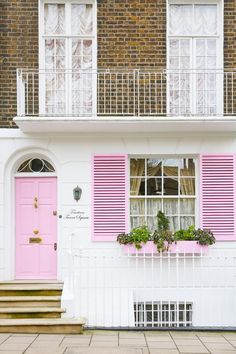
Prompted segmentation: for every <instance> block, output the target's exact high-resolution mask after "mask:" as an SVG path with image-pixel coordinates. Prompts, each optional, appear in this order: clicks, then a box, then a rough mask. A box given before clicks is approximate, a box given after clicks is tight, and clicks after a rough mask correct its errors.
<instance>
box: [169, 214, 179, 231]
mask: <svg viewBox="0 0 236 354" xmlns="http://www.w3.org/2000/svg"><path fill="white" fill-rule="evenodd" d="M168 219H169V221H170V224H169V228H170V230H171V231H173V232H174V231H177V230H178V229H179V218H178V216H168Z"/></svg>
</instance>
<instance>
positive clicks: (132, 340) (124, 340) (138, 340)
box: [119, 337, 147, 348]
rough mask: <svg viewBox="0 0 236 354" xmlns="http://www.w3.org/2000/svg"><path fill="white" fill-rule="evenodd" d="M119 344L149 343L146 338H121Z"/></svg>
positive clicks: (141, 345) (137, 344)
mask: <svg viewBox="0 0 236 354" xmlns="http://www.w3.org/2000/svg"><path fill="white" fill-rule="evenodd" d="M119 346H121V347H134V348H138V347H146V346H147V343H146V340H145V338H144V337H143V338H120V339H119Z"/></svg>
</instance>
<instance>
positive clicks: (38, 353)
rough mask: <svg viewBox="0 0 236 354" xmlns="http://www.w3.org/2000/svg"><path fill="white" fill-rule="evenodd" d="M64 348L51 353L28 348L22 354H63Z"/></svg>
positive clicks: (45, 350) (48, 350) (46, 350)
mask: <svg viewBox="0 0 236 354" xmlns="http://www.w3.org/2000/svg"><path fill="white" fill-rule="evenodd" d="M65 350H66V349H65V348H59V349H56V350H53V351H51V350H50V349H45V348H44V349H40V348H34V349H33V348H29V349H28V350H26V352H24V354H64V352H65ZM11 353H12V354H14V352H11ZM0 354H1V352H0Z"/></svg>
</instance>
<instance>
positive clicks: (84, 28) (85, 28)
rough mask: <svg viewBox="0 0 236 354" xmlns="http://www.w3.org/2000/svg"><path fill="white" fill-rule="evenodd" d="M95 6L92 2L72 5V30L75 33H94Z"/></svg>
mask: <svg viewBox="0 0 236 354" xmlns="http://www.w3.org/2000/svg"><path fill="white" fill-rule="evenodd" d="M92 9H93V7H92V5H90V4H86V5H84V4H74V5H71V19H72V21H71V32H72V34H73V35H91V34H92V33H93V11H92Z"/></svg>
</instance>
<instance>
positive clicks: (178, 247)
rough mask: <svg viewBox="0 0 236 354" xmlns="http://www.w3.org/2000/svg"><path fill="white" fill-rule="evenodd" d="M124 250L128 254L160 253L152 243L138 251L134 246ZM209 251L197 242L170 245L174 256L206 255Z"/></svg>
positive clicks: (144, 245)
mask: <svg viewBox="0 0 236 354" xmlns="http://www.w3.org/2000/svg"><path fill="white" fill-rule="evenodd" d="M123 249H124V252H125V253H127V254H144V253H158V251H157V247H156V245H155V244H154V243H153V242H152V241H148V242H147V243H144V244H143V246H142V248H141V249H140V250H137V249H136V248H135V246H134V245H124V246H123ZM208 249H209V247H208V246H201V245H199V244H198V243H197V242H196V241H178V242H177V243H174V242H173V243H172V244H171V245H170V247H169V252H170V253H172V254H175V253H181V254H206V253H208ZM165 253H166V252H165Z"/></svg>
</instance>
